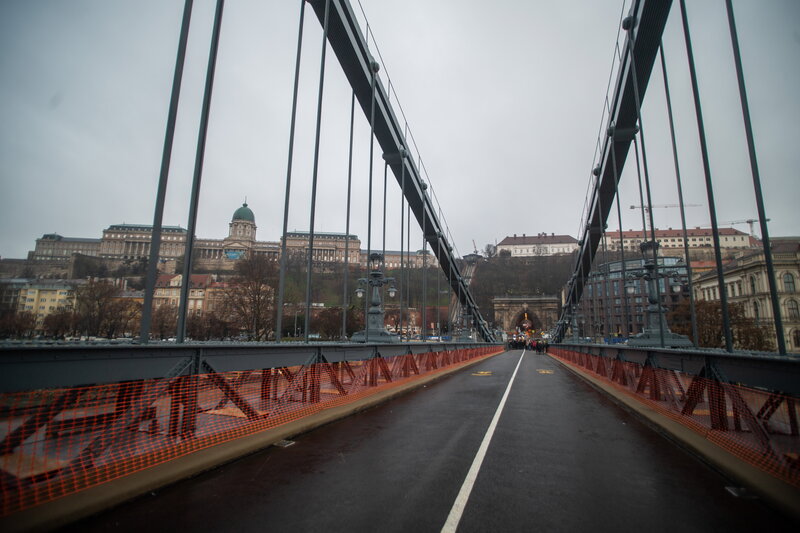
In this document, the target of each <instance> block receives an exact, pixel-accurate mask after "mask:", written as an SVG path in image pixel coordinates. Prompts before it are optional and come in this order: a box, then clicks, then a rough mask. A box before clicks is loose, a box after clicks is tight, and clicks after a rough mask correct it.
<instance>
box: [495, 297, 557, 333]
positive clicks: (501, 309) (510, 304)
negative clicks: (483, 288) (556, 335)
mask: <svg viewBox="0 0 800 533" xmlns="http://www.w3.org/2000/svg"><path fill="white" fill-rule="evenodd" d="M492 307H493V309H494V320H495V324H496V326H497V327H498V328H500V329H502V330H503V331H514V330H515V329H516V328H517V327H522V325H523V322H525V321H526V320H527V321H529V322H530V323H531V325H530V328H532V329H535V330H536V331H541V330H549V329H550V328H552V327H553V326H555V324H556V322H557V321H558V317H559V314H560V313H561V300H560V299H559V297H558V296H551V295H535V296H496V297H494V298H492ZM526 314H527V318H526Z"/></svg>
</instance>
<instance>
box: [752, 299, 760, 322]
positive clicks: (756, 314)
mask: <svg viewBox="0 0 800 533" xmlns="http://www.w3.org/2000/svg"><path fill="white" fill-rule="evenodd" d="M753 317H754V318H755V319H756V321H758V320H759V319H760V318H761V310H760V309H759V308H758V302H753Z"/></svg>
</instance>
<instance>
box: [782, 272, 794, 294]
mask: <svg viewBox="0 0 800 533" xmlns="http://www.w3.org/2000/svg"><path fill="white" fill-rule="evenodd" d="M783 290H784V291H786V292H794V291H795V287H794V276H793V275H791V274H790V273H789V272H787V273H786V274H784V275H783Z"/></svg>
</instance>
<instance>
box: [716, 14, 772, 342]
mask: <svg viewBox="0 0 800 533" xmlns="http://www.w3.org/2000/svg"><path fill="white" fill-rule="evenodd" d="M725 7H726V8H727V11H728V27H729V28H730V33H731V46H732V47H733V60H734V64H735V65H736V79H737V82H738V85H739V99H740V100H741V103H742V117H743V118H744V131H745V135H746V137H747V152H748V154H749V155H750V171H751V172H752V174H753V189H754V190H755V195H756V208H757V209H758V219H759V225H760V226H761V244H762V249H763V251H764V260H765V262H766V267H767V281H768V282H769V295H770V300H771V301H772V316H773V319H774V322H775V335H776V336H777V338H778V339H777V340H778V353H780V354H781V355H786V339H785V338H784V332H783V320H782V319H781V306H780V304H779V302H778V286H777V281H776V280H775V267H774V265H773V262H772V246H771V245H770V241H769V231H768V229H767V220H768V219H767V211H766V209H765V208H764V195H763V194H762V191H761V177H760V174H759V172H758V159H757V158H756V147H755V140H754V139H753V126H752V124H751V122H750V106H749V105H748V103H747V90H746V89H745V85H744V73H743V71H742V56H741V53H740V51H739V37H738V36H737V34H736V21H735V20H734V17H733V5H731V0H725Z"/></svg>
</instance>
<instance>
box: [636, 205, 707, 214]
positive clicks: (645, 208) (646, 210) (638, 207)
mask: <svg viewBox="0 0 800 533" xmlns="http://www.w3.org/2000/svg"><path fill="white" fill-rule="evenodd" d="M680 206H681V204H656V205H653V206H652V207H680ZM683 207H703V206H702V204H683ZM631 209H644V212H645V213H647V212H648V211H650V207H648V206H646V205H632V206H631Z"/></svg>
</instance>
